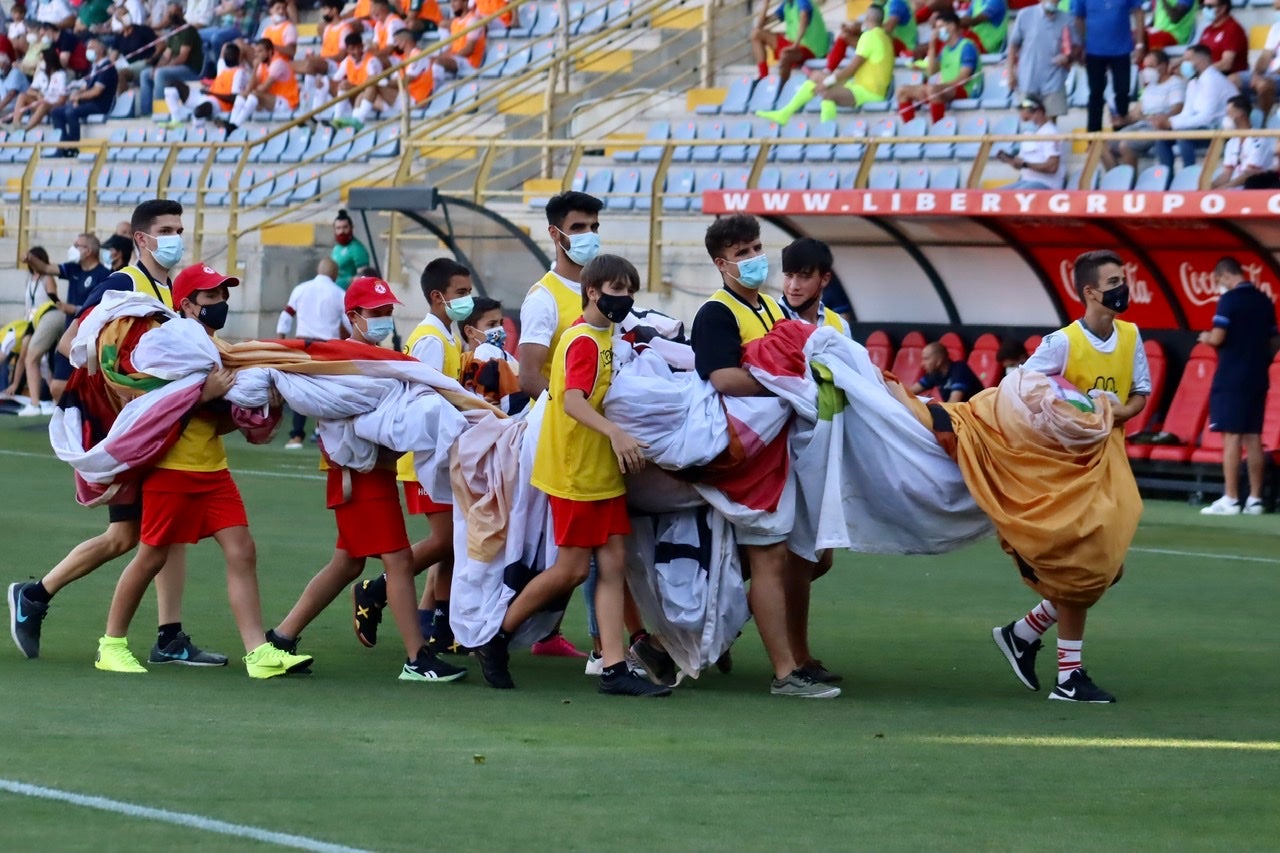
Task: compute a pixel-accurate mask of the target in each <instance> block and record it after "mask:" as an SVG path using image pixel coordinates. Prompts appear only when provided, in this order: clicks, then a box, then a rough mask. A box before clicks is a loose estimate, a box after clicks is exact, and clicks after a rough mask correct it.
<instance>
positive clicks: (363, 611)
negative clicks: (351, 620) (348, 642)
mask: <svg viewBox="0 0 1280 853" xmlns="http://www.w3.org/2000/svg"><path fill="white" fill-rule="evenodd" d="M371 583H373V581H356V583H355V585H354V586H352V587H351V602H352V606H353V608H354V610H355V627H356V639H357V640H359V641H360V644H361V645H362V646H364V647H365V648H368V649H371V648H373V647H374V646H376V645H378V625H379V623H381V622H382V605H383V604H385V603H386V602H382V601H378V596H377V595H376V594H375V593H374V592H373V591H371V590H370V589H369V584H371Z"/></svg>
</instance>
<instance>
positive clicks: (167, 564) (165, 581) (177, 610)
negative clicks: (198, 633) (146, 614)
mask: <svg viewBox="0 0 1280 853" xmlns="http://www.w3.org/2000/svg"><path fill="white" fill-rule="evenodd" d="M215 538H216V537H215ZM186 585H187V546H186V545H170V546H169V558H168V559H167V560H165V561H164V567H163V568H161V569H160V573H159V574H157V575H156V610H157V611H158V612H159V616H160V624H161V625H171V624H173V623H175V622H181V621H182V591H183V588H184V587H186Z"/></svg>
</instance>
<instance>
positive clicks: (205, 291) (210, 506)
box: [94, 264, 311, 678]
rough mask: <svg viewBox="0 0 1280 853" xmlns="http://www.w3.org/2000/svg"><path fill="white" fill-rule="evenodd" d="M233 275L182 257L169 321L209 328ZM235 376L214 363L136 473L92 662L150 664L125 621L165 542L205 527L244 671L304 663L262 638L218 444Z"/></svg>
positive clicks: (250, 546) (201, 533)
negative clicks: (116, 575)
mask: <svg viewBox="0 0 1280 853" xmlns="http://www.w3.org/2000/svg"><path fill="white" fill-rule="evenodd" d="M239 284H240V280H239V279H238V278H236V277H235V276H229V275H224V274H223V273H221V272H218V271H217V270H215V269H213V268H212V267H209V266H206V265H204V264H195V265H194V266H190V267H187V268H186V269H185V270H183V271H182V272H181V273H179V275H178V277H177V278H176V279H175V280H174V282H173V299H174V303H175V305H176V308H177V311H178V314H179V317H180V319H178V320H171V321H170V322H179V323H184V322H193V323H198V324H200V327H201V328H203V330H204V332H205V333H206V334H207V335H209V336H210V337H213V335H214V334H215V333H216V332H217V331H218V330H219V329H221V328H222V327H223V325H224V324H225V323H226V321H227V308H228V304H227V299H228V297H229V296H230V293H231V290H230V289H231V288H233V287H237V286H239ZM234 382H235V373H234V372H233V371H231V370H228V369H226V368H224V367H215V368H213V369H212V370H210V371H209V375H208V377H207V378H206V379H205V382H204V389H203V391H202V392H201V394H200V402H199V404H198V405H197V406H196V408H195V409H193V410H192V412H191V413H190V414H189V415H188V417H187V418H186V420H185V423H184V425H183V427H182V432H181V433H180V434H179V436H178V439H177V441H176V442H174V444H173V446H172V447H170V448H169V450H168V452H166V453H165V455H164V456H162V457H161V458H160V461H159V462H157V463H156V465H155V467H154V469H153V470H152V471H151V472H150V473H149V474H148V475H147V477H146V479H145V480H143V482H142V501H143V509H142V532H141V537H140V538H141V544H140V545H139V546H138V553H137V554H135V555H134V557H133V559H132V560H130V561H129V565H128V566H126V567H125V569H124V571H123V572H122V573H121V575H120V580H119V582H117V584H116V590H115V594H114V595H113V596H112V597H111V609H110V611H109V612H108V614H107V629H106V632H105V633H104V634H103V636H102V637H101V638H100V639H99V640H98V658H97V660H96V662H95V663H94V666H95V668H97V669H100V670H103V671H105V672H120V673H145V672H146V671H147V670H146V668H145V667H143V666H142V664H140V663H138V660H137V658H135V657H134V656H133V653H132V652H131V651H129V643H128V639H127V635H128V631H129V623H130V622H132V621H133V615H134V613H135V612H136V611H137V609H138V604H139V603H140V602H141V601H142V596H143V594H144V593H146V591H147V587H148V586H150V585H151V581H152V580H153V579H154V578H155V576H156V575H157V574H158V573H159V572H160V570H161V569H162V568H163V567H164V565H165V561H166V560H167V559H168V552H169V549H170V548H171V547H172V546H173V545H176V544H191V545H194V544H195V543H196V542H199V541H200V540H201V539H207V538H209V537H212V538H213V539H214V540H216V541H217V543H218V546H219V547H220V548H222V553H223V555H224V556H225V557H226V561H227V598H228V599H229V601H230V603H231V613H232V615H233V616H234V617H235V620H236V627H237V628H238V629H239V630H240V638H241V640H243V642H244V648H245V656H244V664H245V669H246V670H247V671H248V673H249V677H250V678H274V677H276V676H280V675H284V674H286V673H288V672H290V671H298V670H301V669H305V668H306V667H307V666H308V665H309V664H310V663H311V658H309V657H305V656H300V655H293V654H289V653H288V652H284V651H281V650H280V649H278V648H276V647H275V646H273V645H272V644H271V643H268V642H266V634H265V632H264V631H263V629H262V608H261V605H260V603H259V596H258V569H257V555H256V549H255V546H254V543H253V537H252V536H251V535H249V521H248V519H247V517H246V516H245V511H244V501H243V500H241V498H240V491H239V489H237V488H236V484H235V481H234V480H233V479H232V478H231V472H230V471H229V470H228V468H227V451H226V448H225V447H224V446H223V444H222V434H223V433H227V432H231V431H232V430H234V429H235V428H236V427H235V424H234V423H233V421H232V419H231V410H230V407H229V406H228V405H227V403H226V401H224V400H223V399H222V397H223V396H224V395H225V394H226V393H227V392H228V391H229V390H231V386H232V384H234ZM272 397H273V399H272V404H273V405H272V406H271V411H272V413H273V414H274V416H275V417H276V418H279V416H280V405H279V397H278V395H275V393H274V392H273V393H272Z"/></svg>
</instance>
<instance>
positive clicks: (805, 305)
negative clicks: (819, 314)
mask: <svg viewBox="0 0 1280 853" xmlns="http://www.w3.org/2000/svg"><path fill="white" fill-rule="evenodd" d="M782 301H783V302H786V303H787V307H788V308H790V309H791V310H792V311H794V312H796V313H797V314H803V313H804V312H806V311H808V310H809V309H810V308H812V307H813V305H814V303H816V302H817V301H818V297H816V296H815V297H813V298H812V299H806V300H805V301H804V302H801V303H800V304H799V305H792V304H791V303H790V302H789V301H788V300H787V298H786V297H785V296H784V297H782Z"/></svg>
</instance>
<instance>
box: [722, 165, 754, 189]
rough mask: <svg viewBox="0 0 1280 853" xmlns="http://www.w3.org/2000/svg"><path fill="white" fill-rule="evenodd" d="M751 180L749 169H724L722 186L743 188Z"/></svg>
mask: <svg viewBox="0 0 1280 853" xmlns="http://www.w3.org/2000/svg"><path fill="white" fill-rule="evenodd" d="M750 180H751V170H750V169H745V168H734V169H726V170H725V173H724V188H725V189H726V190H745V189H746V188H747V184H748V183H749V182H750Z"/></svg>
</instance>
